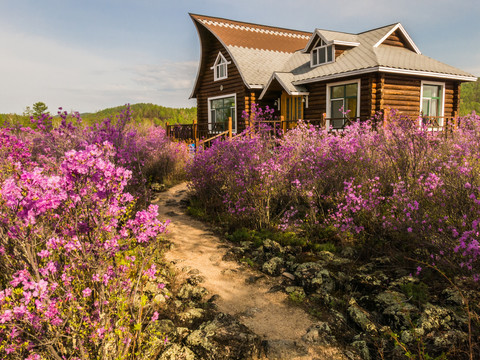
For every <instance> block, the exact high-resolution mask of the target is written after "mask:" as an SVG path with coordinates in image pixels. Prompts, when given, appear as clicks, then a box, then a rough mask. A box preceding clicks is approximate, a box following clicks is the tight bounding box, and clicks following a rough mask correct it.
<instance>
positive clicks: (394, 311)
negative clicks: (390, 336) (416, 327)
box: [375, 290, 418, 329]
mask: <svg viewBox="0 0 480 360" xmlns="http://www.w3.org/2000/svg"><path fill="white" fill-rule="evenodd" d="M375 304H376V305H377V306H378V308H380V309H382V310H383V311H382V315H383V316H384V317H385V318H386V319H387V320H388V321H389V323H390V325H391V326H392V327H394V328H396V329H407V328H411V327H412V324H411V314H412V313H415V312H417V311H418V309H417V308H416V307H415V306H413V305H412V304H410V303H408V300H407V297H406V296H405V295H404V294H402V293H400V292H397V291H392V290H387V291H384V292H381V293H380V294H378V295H377V296H376V298H375Z"/></svg>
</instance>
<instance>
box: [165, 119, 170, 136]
mask: <svg viewBox="0 0 480 360" xmlns="http://www.w3.org/2000/svg"><path fill="white" fill-rule="evenodd" d="M165 130H166V131H167V137H170V126H168V121H167V122H165Z"/></svg>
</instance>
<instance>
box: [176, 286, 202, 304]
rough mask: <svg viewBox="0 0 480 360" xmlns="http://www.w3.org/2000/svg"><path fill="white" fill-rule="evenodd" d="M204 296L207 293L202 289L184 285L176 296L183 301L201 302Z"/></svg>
mask: <svg viewBox="0 0 480 360" xmlns="http://www.w3.org/2000/svg"><path fill="white" fill-rule="evenodd" d="M206 295H208V291H207V289H205V288H204V287H200V286H193V285H191V284H184V285H183V286H182V287H181V288H180V290H179V291H178V295H177V296H178V298H180V299H183V300H201V299H202V298H203V297H204V296H206Z"/></svg>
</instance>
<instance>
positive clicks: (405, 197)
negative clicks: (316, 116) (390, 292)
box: [188, 111, 480, 280]
mask: <svg viewBox="0 0 480 360" xmlns="http://www.w3.org/2000/svg"><path fill="white" fill-rule="evenodd" d="M419 124H420V122H419V121H418V119H410V118H408V117H405V116H402V115H399V114H397V113H396V112H395V111H392V113H391V114H390V121H389V123H388V124H385V125H384V124H381V123H374V122H364V123H354V124H353V125H351V126H349V127H347V128H346V129H345V130H344V131H343V132H341V133H337V132H328V131H326V130H324V129H319V128H317V127H314V126H311V125H308V124H304V123H301V122H300V124H299V125H298V126H297V127H296V128H295V129H293V130H290V131H288V132H287V133H286V134H284V135H283V136H282V137H280V139H272V140H268V139H266V137H265V136H261V135H256V136H253V137H250V136H245V137H239V138H235V139H233V140H232V141H225V142H218V143H216V144H215V145H214V146H213V147H212V148H210V149H207V150H205V151H204V152H202V153H200V154H199V155H198V156H196V158H195V159H194V161H193V162H192V164H191V165H190V166H189V169H188V175H189V177H190V179H191V181H192V188H193V190H194V191H195V194H196V195H197V196H198V197H199V198H200V199H201V202H203V203H204V204H206V207H211V208H213V209H215V211H216V212H217V213H218V214H221V215H222V216H224V217H225V214H228V216H226V219H227V220H228V221H229V222H230V224H237V225H243V226H245V225H249V226H251V227H256V228H264V227H270V228H278V229H281V230H282V231H287V230H288V231H292V230H293V231H296V232H301V233H303V234H305V232H306V233H307V234H308V236H309V238H310V239H311V240H312V241H313V240H315V239H316V237H317V236H318V234H321V233H322V232H323V229H326V228H329V229H331V228H332V227H333V228H334V229H336V233H337V236H336V239H340V240H341V241H344V242H353V243H355V244H362V243H365V244H369V245H370V244H377V245H381V246H384V245H388V246H394V247H397V248H401V249H403V250H404V251H405V252H406V253H408V254H414V253H416V254H418V256H419V257H420V258H422V260H428V261H429V262H430V263H431V264H435V266H441V267H443V268H444V269H450V270H454V271H455V273H461V274H464V275H469V276H471V277H472V278H473V279H474V280H478V278H479V274H480V269H479V256H480V245H479V238H480V235H479V234H480V207H479V206H480V175H479V174H480V157H479V156H480V155H479V154H480V142H479V141H478V134H479V133H480V117H479V116H477V115H475V114H472V115H471V116H468V117H464V118H461V119H460V120H459V125H458V127H457V128H456V129H453V130H449V131H448V132H432V131H431V129H428V128H427V127H421V126H419ZM317 240H318V241H321V239H317ZM317 240H315V241H317ZM382 244H383V245H382ZM412 256H413V255H412ZM450 270H449V271H450Z"/></svg>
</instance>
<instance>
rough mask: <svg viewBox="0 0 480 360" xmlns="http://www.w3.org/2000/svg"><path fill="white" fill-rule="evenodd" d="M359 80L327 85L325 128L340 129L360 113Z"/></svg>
mask: <svg viewBox="0 0 480 360" xmlns="http://www.w3.org/2000/svg"><path fill="white" fill-rule="evenodd" d="M359 100H360V80H356V81H353V82H342V83H335V84H329V85H327V118H329V120H327V126H331V127H333V128H334V129H341V128H343V126H344V125H345V120H346V119H347V118H348V119H356V118H357V117H358V113H359V111H360V109H359V105H360V101H359Z"/></svg>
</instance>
